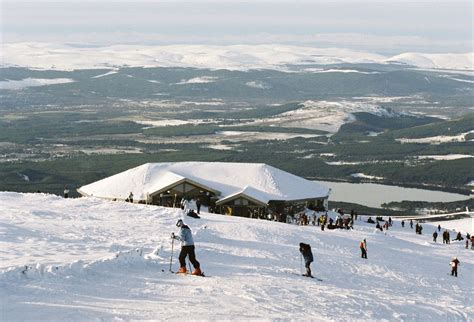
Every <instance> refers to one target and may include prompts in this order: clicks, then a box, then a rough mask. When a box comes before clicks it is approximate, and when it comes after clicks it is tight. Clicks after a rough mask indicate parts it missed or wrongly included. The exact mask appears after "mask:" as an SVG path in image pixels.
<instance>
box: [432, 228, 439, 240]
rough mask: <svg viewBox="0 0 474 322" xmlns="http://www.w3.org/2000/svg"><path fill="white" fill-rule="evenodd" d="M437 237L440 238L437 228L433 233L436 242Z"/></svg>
mask: <svg viewBox="0 0 474 322" xmlns="http://www.w3.org/2000/svg"><path fill="white" fill-rule="evenodd" d="M436 238H438V233H437V232H436V230H435V232H434V233H433V241H434V242H435V243H436Z"/></svg>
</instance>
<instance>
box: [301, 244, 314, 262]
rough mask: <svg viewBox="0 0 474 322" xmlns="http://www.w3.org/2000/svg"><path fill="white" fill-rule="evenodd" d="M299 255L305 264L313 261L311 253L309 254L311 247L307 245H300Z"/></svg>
mask: <svg viewBox="0 0 474 322" xmlns="http://www.w3.org/2000/svg"><path fill="white" fill-rule="evenodd" d="M300 253H301V254H302V255H303V258H304V261H305V262H310V263H311V262H312V261H313V253H312V252H311V246H310V245H308V244H304V243H300Z"/></svg>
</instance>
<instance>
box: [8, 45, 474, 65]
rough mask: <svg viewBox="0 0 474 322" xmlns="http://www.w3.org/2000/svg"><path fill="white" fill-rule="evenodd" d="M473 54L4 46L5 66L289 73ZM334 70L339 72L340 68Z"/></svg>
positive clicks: (462, 58)
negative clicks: (296, 68) (308, 67)
mask: <svg viewBox="0 0 474 322" xmlns="http://www.w3.org/2000/svg"><path fill="white" fill-rule="evenodd" d="M473 56H474V55H473V53H472V52H470V53H459V54H424V53H403V54H400V55H397V56H393V57H388V56H384V55H379V54H374V53H369V52H363V51H356V50H350V49H343V48H315V47H301V46H288V45H280V44H269V45H233V46H208V45H172V46H138V45H115V46H105V47H94V48H88V47H80V48H79V47H77V46H70V45H64V44H53V43H40V42H22V43H4V44H2V51H1V52H0V61H1V62H3V65H4V66H21V67H33V68H44V69H51V68H53V69H60V70H73V69H90V68H97V67H100V68H116V67H120V66H131V67H191V68H210V69H228V70H250V69H275V70H283V71H286V70H288V68H287V67H286V66H287V65H298V64H319V65H328V64H341V63H376V64H387V63H397V64H404V65H410V66H416V67H419V68H429V69H448V70H460V71H472V70H473V60H474V58H473ZM311 72H314V71H311ZM331 72H334V69H333V70H332V71H331ZM338 72H340V71H338Z"/></svg>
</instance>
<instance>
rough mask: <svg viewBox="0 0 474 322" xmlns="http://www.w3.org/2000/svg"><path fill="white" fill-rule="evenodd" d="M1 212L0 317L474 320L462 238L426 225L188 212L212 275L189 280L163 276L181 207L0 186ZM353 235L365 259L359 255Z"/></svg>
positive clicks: (470, 259) (473, 264) (471, 268)
mask: <svg viewBox="0 0 474 322" xmlns="http://www.w3.org/2000/svg"><path fill="white" fill-rule="evenodd" d="M0 209H1V214H2V215H1V217H0V246H1V247H0V298H1V299H2V301H1V304H0V305H1V313H0V316H1V320H3V321H10V320H35V321H39V320H43V321H44V320H56V321H64V320H83V321H86V320H87V321H98V320H116V321H120V320H132V319H158V320H166V321H169V320H187V319H198V320H203V319H205V320H209V319H218V320H222V319H225V320H229V319H235V320H242V319H252V320H255V319H258V320H277V319H287V320H303V319H304V320H310V319H311V320H354V319H361V320H416V321H468V320H472V318H473V316H474V302H473V298H474V291H473V289H474V287H473V286H474V279H473V276H474V251H472V250H467V249H465V248H464V243H463V242H452V243H451V244H450V245H443V244H441V243H437V244H435V243H433V242H432V241H431V237H430V236H431V233H432V232H433V229H434V227H429V226H428V224H423V227H424V230H423V232H424V235H422V236H420V235H416V234H415V232H414V230H412V229H410V228H409V227H405V228H404V229H402V228H401V227H400V224H399V223H398V222H395V224H394V227H393V228H392V229H390V230H389V231H388V232H387V233H386V234H384V233H381V232H376V231H375V229H374V227H373V225H369V224H365V223H363V222H362V221H357V222H356V224H355V229H354V230H353V231H346V230H334V231H331V230H326V231H324V232H323V231H321V230H320V229H319V228H318V227H314V226H305V227H302V226H296V225H289V224H283V223H276V222H269V221H262V220H255V219H244V218H237V217H228V216H221V215H213V214H206V213H204V214H202V218H201V219H193V218H190V217H186V218H185V222H186V223H188V224H189V226H190V227H191V228H192V230H193V234H194V239H195V241H196V253H197V259H198V260H199V261H200V262H201V266H202V269H203V271H204V272H205V273H206V274H207V275H208V276H209V277H194V276H189V275H185V276H183V275H181V276H176V275H174V274H171V273H170V272H168V269H169V264H170V255H171V241H170V238H169V236H170V233H171V232H173V231H174V232H177V228H176V227H175V226H174V224H175V222H176V220H177V219H178V218H180V217H181V214H180V212H179V211H178V210H175V209H166V208H160V207H155V206H146V205H136V204H129V203H122V202H107V201H103V200H96V199H85V198H82V199H63V198H60V197H57V196H53V195H45V194H20V193H13V192H2V193H0ZM470 224H471V229H472V219H471V222H470ZM441 225H443V226H444V227H448V226H449V222H442V223H441ZM466 227H467V228H468V227H469V223H467V224H466V225H462V226H459V227H458V229H467V228H466ZM470 232H471V233H473V231H472V230H471V231H470ZM462 233H463V235H465V231H462ZM451 235H453V234H451ZM362 238H366V239H367V244H368V260H365V259H361V258H360V254H359V249H358V244H359V241H360V240H361V239H362ZM300 242H306V243H309V244H311V246H312V248H313V253H314V255H315V263H313V265H312V268H313V274H314V275H315V276H317V277H319V278H321V279H322V280H323V281H318V280H316V279H309V278H306V277H302V276H300V273H301V261H300V255H299V252H298V244H299V243H300ZM175 246H176V245H175ZM177 248H179V247H175V250H174V254H173V255H174V256H173V270H176V269H177V266H178V265H177V261H176V257H177ZM453 256H457V257H458V259H459V260H460V262H461V265H460V268H459V276H458V277H457V278H455V277H451V276H450V275H449V272H450V266H449V262H450V260H451V258H452V257H453ZM25 266H26V267H28V268H27V269H25Z"/></svg>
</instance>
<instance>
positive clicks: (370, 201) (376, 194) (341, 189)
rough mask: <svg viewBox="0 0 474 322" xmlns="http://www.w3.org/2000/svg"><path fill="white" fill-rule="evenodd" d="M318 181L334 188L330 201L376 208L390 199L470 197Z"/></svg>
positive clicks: (413, 199)
mask: <svg viewBox="0 0 474 322" xmlns="http://www.w3.org/2000/svg"><path fill="white" fill-rule="evenodd" d="M316 182H318V183H320V184H322V185H324V186H326V187H328V188H331V189H332V190H331V193H330V195H329V201H330V202H331V201H343V202H350V203H357V204H360V205H364V206H368V207H376V208H380V206H381V204H382V203H385V202H390V201H403V200H408V201H429V202H450V201H460V200H466V199H469V196H466V195H461V194H458V193H450V192H443V191H432V190H424V189H415V188H403V187H397V186H387V185H383V184H376V183H348V182H330V181H316ZM471 197H472V195H471Z"/></svg>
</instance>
